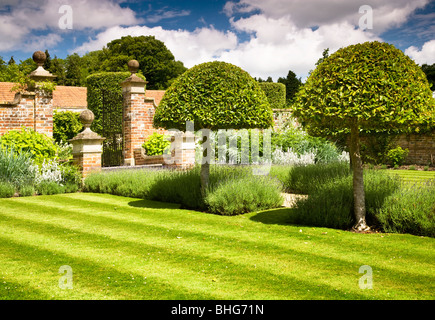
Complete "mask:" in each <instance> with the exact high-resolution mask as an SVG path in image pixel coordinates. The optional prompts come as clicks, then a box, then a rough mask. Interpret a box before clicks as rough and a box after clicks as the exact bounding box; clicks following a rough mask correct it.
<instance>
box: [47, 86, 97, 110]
mask: <svg viewBox="0 0 435 320" xmlns="http://www.w3.org/2000/svg"><path fill="white" fill-rule="evenodd" d="M87 92H88V90H87V88H86V87H68V86H56V90H54V91H53V107H54V108H55V109H56V108H87V106H88V101H87Z"/></svg>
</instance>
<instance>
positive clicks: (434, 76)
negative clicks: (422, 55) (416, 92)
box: [421, 63, 435, 91]
mask: <svg viewBox="0 0 435 320" xmlns="http://www.w3.org/2000/svg"><path fill="white" fill-rule="evenodd" d="M421 70H423V72H424V73H425V75H426V78H427V81H428V82H429V84H430V85H431V89H432V91H435V63H434V64H432V65H428V64H423V65H422V66H421Z"/></svg>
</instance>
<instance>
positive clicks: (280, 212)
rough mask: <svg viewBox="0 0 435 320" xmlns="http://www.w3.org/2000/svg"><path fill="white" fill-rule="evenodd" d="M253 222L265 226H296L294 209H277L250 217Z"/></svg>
mask: <svg viewBox="0 0 435 320" xmlns="http://www.w3.org/2000/svg"><path fill="white" fill-rule="evenodd" d="M250 219H251V220H252V221H256V222H261V223H264V224H279V225H285V226H289V225H292V224H294V209H291V208H277V209H271V210H266V211H262V212H259V213H257V214H256V215H255V216H252V217H250Z"/></svg>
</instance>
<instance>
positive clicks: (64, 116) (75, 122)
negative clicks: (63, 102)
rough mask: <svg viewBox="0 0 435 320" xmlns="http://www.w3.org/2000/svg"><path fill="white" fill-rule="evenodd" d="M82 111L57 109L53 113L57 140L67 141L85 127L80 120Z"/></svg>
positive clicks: (54, 132)
mask: <svg viewBox="0 0 435 320" xmlns="http://www.w3.org/2000/svg"><path fill="white" fill-rule="evenodd" d="M79 117H80V113H78V112H73V111H55V112H54V113H53V138H54V140H55V141H56V142H58V143H60V142H62V143H67V142H68V140H69V139H72V138H74V137H75V136H76V135H77V134H79V133H80V131H82V129H83V125H82V123H81V122H80V120H79Z"/></svg>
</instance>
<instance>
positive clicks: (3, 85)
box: [0, 82, 15, 103]
mask: <svg viewBox="0 0 435 320" xmlns="http://www.w3.org/2000/svg"><path fill="white" fill-rule="evenodd" d="M14 85H15V83H13V82H0V103H7V102H12V101H14V97H15V92H11V89H12V87H13V86H14Z"/></svg>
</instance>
